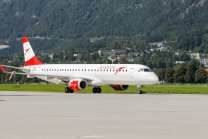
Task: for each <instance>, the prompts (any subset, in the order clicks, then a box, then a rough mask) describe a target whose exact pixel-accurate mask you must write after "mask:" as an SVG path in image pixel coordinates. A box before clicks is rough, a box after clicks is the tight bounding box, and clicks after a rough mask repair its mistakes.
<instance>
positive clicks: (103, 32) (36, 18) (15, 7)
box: [0, 0, 208, 49]
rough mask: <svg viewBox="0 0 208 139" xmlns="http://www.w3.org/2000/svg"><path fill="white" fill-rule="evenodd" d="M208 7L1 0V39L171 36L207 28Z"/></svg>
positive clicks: (195, 2)
mask: <svg viewBox="0 0 208 139" xmlns="http://www.w3.org/2000/svg"><path fill="white" fill-rule="evenodd" d="M207 7H208V2H207V1H205V0H158V1H155V0H88V1H82V0H68V1H66V0H59V1H57V0H36V1H30V0H18V1H16V0H0V21H1V27H0V39H1V40H8V39H11V38H21V37H22V36H28V37H36V36H40V37H50V38H54V39H62V40H63V39H64V40H67V42H68V44H69V45H70V46H71V45H76V44H83V45H86V44H89V40H88V39H89V38H94V37H98V38H100V37H103V38H107V39H108V38H113V37H121V38H131V37H138V38H139V37H145V39H146V40H147V42H155V41H162V40H172V41H173V40H175V38H177V37H178V36H179V35H181V34H183V33H189V32H190V31H193V30H198V29H204V28H205V27H206V26H207V24H208V17H207V16H208V9H207ZM63 44H66V42H65V43H63ZM63 44H60V45H59V46H60V47H63ZM56 47H57V46H56ZM65 47H67V46H65ZM43 49H44V48H43Z"/></svg>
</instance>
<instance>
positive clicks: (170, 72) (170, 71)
mask: <svg viewBox="0 0 208 139" xmlns="http://www.w3.org/2000/svg"><path fill="white" fill-rule="evenodd" d="M174 72H175V70H174V69H173V68H170V67H169V68H167V69H166V70H165V81H166V82H168V83H173V82H174V78H173V74H174Z"/></svg>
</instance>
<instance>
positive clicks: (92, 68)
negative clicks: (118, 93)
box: [27, 64, 159, 86]
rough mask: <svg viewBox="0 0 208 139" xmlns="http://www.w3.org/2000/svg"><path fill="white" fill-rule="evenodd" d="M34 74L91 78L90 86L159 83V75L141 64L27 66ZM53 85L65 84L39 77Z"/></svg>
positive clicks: (54, 79)
mask: <svg viewBox="0 0 208 139" xmlns="http://www.w3.org/2000/svg"><path fill="white" fill-rule="evenodd" d="M27 68H30V69H31V73H34V74H43V75H44V74H47V75H57V76H70V77H72V78H70V79H69V81H70V80H72V79H76V78H88V79H89V78H90V79H92V80H91V81H88V85H89V86H105V85H111V84H120V85H151V84H156V83H158V81H159V80H158V77H157V75H156V74H155V73H154V72H152V71H151V70H150V69H149V68H148V67H147V66H144V65H139V64H45V65H35V66H27ZM37 77H38V78H40V79H42V80H46V81H49V82H52V83H56V84H60V83H64V82H63V81H62V80H60V79H57V78H46V77H41V76H37Z"/></svg>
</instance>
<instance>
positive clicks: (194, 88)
mask: <svg viewBox="0 0 208 139" xmlns="http://www.w3.org/2000/svg"><path fill="white" fill-rule="evenodd" d="M65 87H66V86H65V85H55V84H47V85H40V84H20V85H14V84H0V91H39V92H64V89H65ZM101 88H102V93H137V91H138V88H137V87H136V86H130V87H129V89H128V90H126V91H115V90H114V89H113V88H111V87H110V86H103V87H101ZM92 89H93V87H90V86H89V87H87V89H85V90H81V91H75V92H83V93H86V92H87V93H92ZM142 90H143V92H146V93H164V94H208V85H151V86H145V87H144V88H142Z"/></svg>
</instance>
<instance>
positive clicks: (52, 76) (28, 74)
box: [0, 65, 93, 82]
mask: <svg viewBox="0 0 208 139" xmlns="http://www.w3.org/2000/svg"><path fill="white" fill-rule="evenodd" d="M2 66H4V67H10V68H14V69H20V70H22V71H27V73H21V72H8V71H6V70H5V69H4V68H3V67H2ZM0 68H1V70H2V71H3V72H4V73H11V74H13V75H14V74H19V75H27V77H28V78H34V77H37V76H38V77H43V78H44V79H45V80H51V79H59V80H61V81H63V82H69V81H70V80H72V79H84V80H86V81H93V79H90V78H85V77H75V76H61V75H49V74H35V73H30V72H29V71H30V70H29V69H24V67H13V66H7V65H0Z"/></svg>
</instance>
